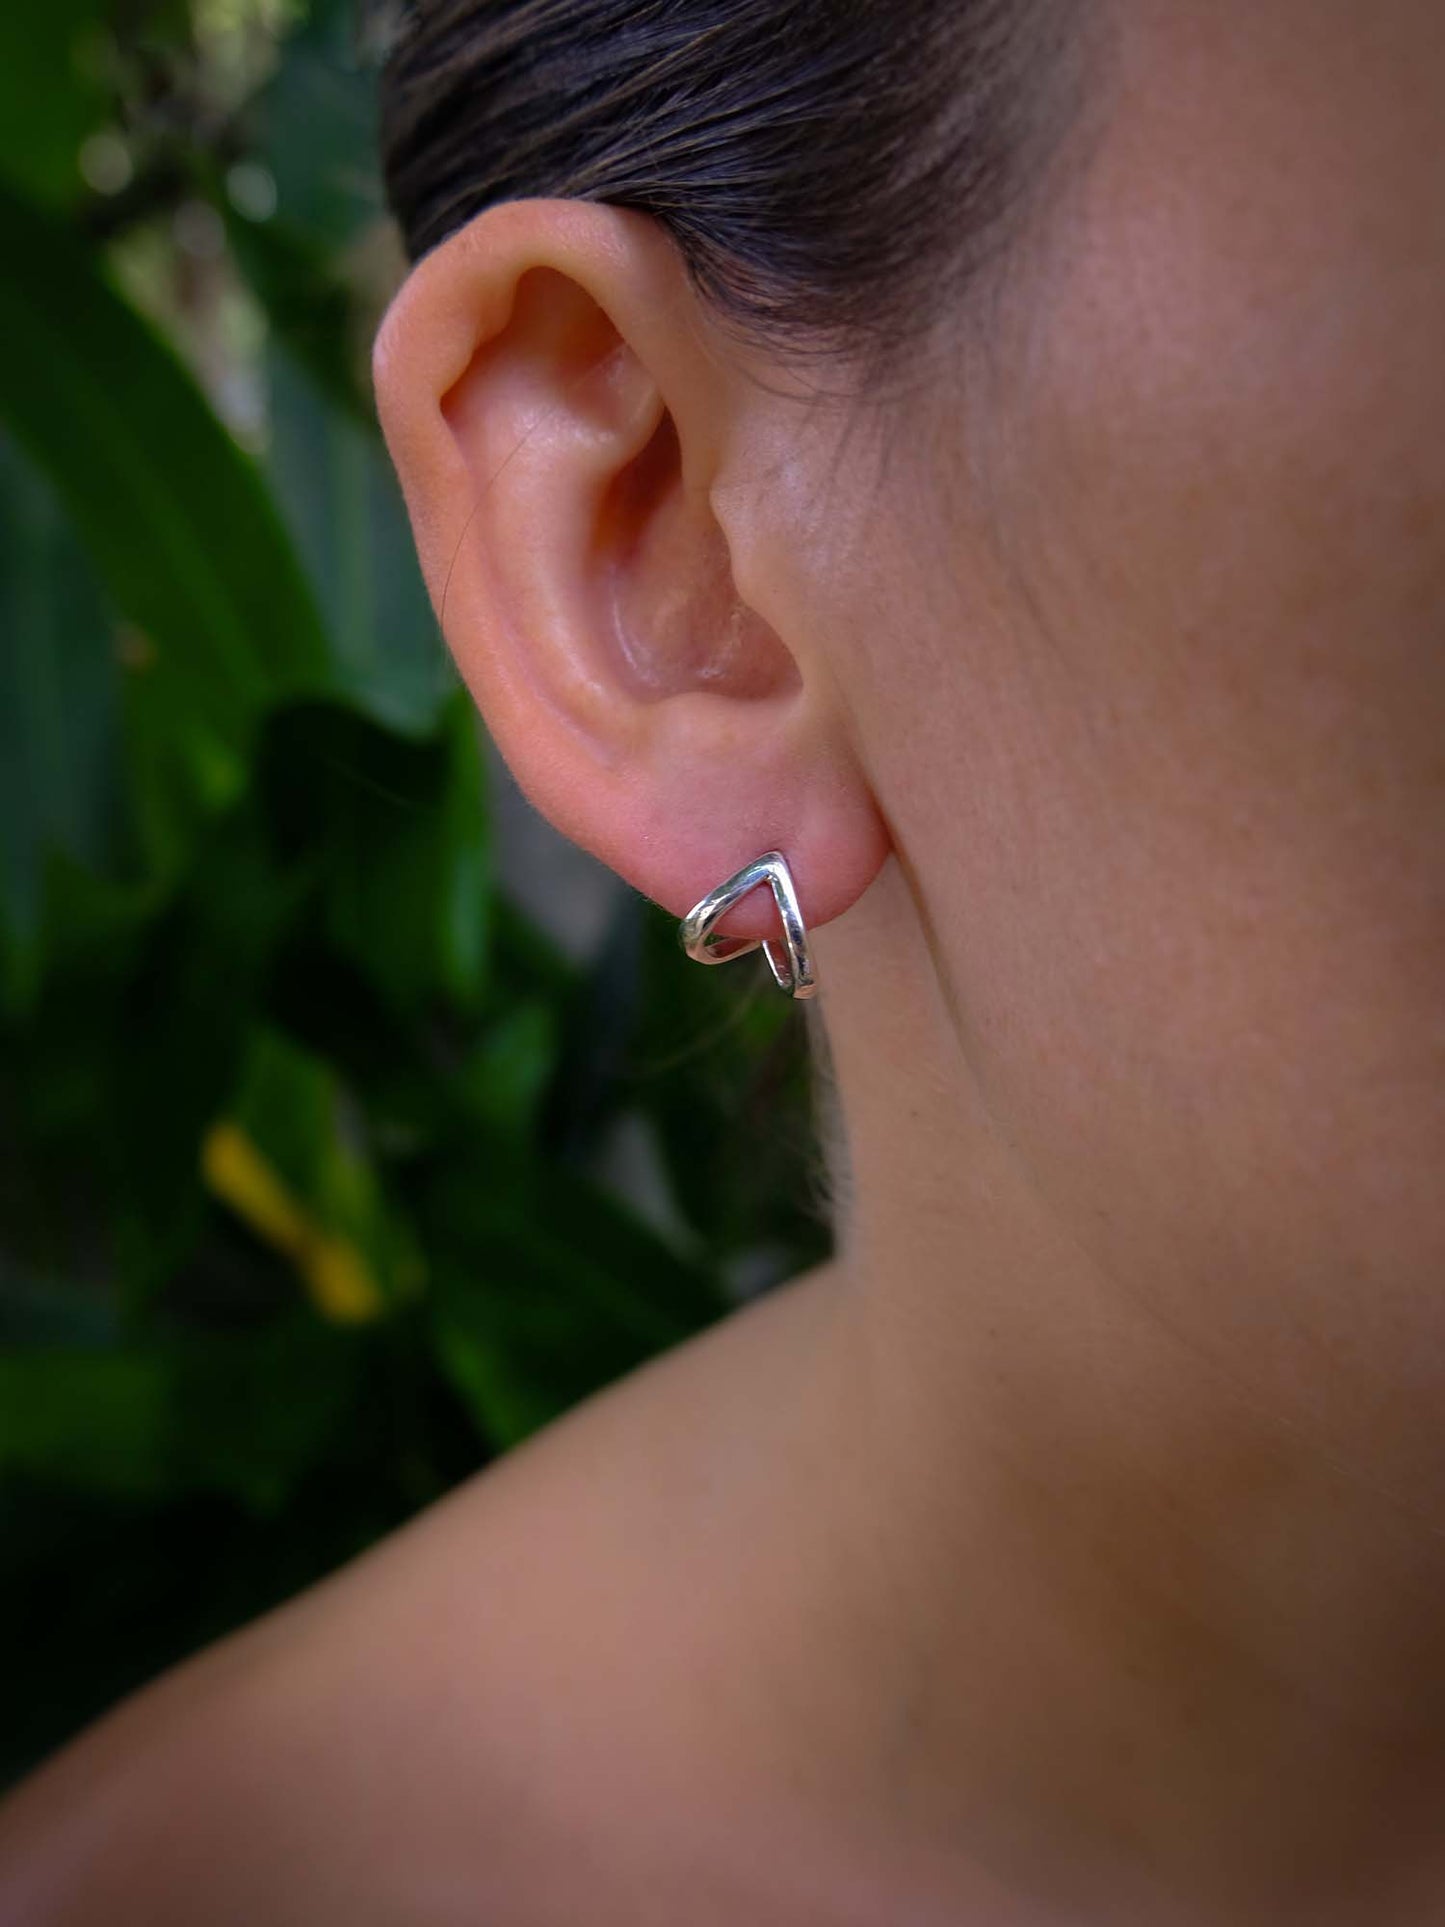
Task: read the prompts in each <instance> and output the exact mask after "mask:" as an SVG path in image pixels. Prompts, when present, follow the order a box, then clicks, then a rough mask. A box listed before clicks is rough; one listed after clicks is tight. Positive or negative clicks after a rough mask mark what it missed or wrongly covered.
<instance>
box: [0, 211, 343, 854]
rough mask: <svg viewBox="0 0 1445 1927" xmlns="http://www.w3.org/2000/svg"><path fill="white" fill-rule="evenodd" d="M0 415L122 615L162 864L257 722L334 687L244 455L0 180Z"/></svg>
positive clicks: (149, 837) (163, 354)
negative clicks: (0, 260)
mask: <svg viewBox="0 0 1445 1927" xmlns="http://www.w3.org/2000/svg"><path fill="white" fill-rule="evenodd" d="M0 250H3V251H4V253H5V256H6V258H7V259H9V260H11V261H20V262H23V263H24V272H23V273H16V274H8V275H6V276H4V277H3V278H0V336H3V338H4V340H5V343H6V352H5V354H4V355H3V356H0V422H3V423H5V424H6V425H8V427H9V428H10V429H11V430H12V432H13V433H14V434H15V436H16V437H17V438H18V439H19V441H20V442H21V443H22V444H23V445H24V447H25V448H26V449H27V450H28V452H29V454H30V456H31V457H32V459H33V460H34V461H35V462H36V464H37V465H38V466H39V467H40V468H41V469H42V470H43V471H44V472H45V473H46V474H47V475H48V476H49V477H50V479H51V481H52V483H53V484H54V486H55V488H56V490H57V492H58V494H59V496H60V498H61V500H62V501H63V502H64V504H65V506H66V509H67V511H68V512H69V514H70V516H71V518H72V520H73V522H74V524H75V527H76V529H77V531H78V533H79V535H80V537H81V540H82V541H83V543H84V545H85V547H86V549H87V551H88V553H89V555H90V558H91V560H92V562H93V563H94V565H95V567H96V569H97V570H98V572H99V574H100V576H101V578H102V579H103V580H104V582H105V584H106V586H107V588H108V591H109V594H110V597H111V599H112V601H113V603H114V604H115V606H116V608H117V610H118V611H119V612H120V613H121V614H122V615H123V616H124V617H125V618H127V620H128V622H129V624H130V625H131V626H130V629H129V631H128V640H127V644H126V648H125V655H126V658H127V661H128V665H129V673H128V676H127V679H126V680H127V689H126V714H127V729H128V733H129V734H130V735H131V737H132V739H133V743H134V755H135V759H136V760H135V767H136V769H137V771H138V773H139V774H140V775H141V776H142V777H143V781H142V782H141V783H140V785H139V793H138V795H137V797H136V804H137V816H138V820H139V824H140V829H141V835H142V839H143V843H144V847H145V850H146V854H147V857H148V859H149V861H150V862H151V864H152V865H153V866H155V867H156V868H159V869H163V870H169V869H173V868H174V866H175V865H176V864H177V863H178V862H179V861H180V860H181V858H182V856H183V854H184V852H185V850H186V849H187V848H188V847H189V843H190V840H191V837H192V836H193V834H194V830H195V827H196V825H197V823H198V822H199V821H200V820H202V819H203V818H204V817H205V816H206V815H208V814H211V813H213V812H214V811H215V810H216V809H217V808H218V807H220V806H221V805H223V804H224V803H226V802H228V801H230V800H232V799H233V798H234V797H235V796H236V795H237V794H238V793H239V791H240V789H241V788H242V786H243V785H244V783H245V780H246V750H247V746H248V744H249V741H250V735H251V732H252V729H253V727H254V723H255V720H256V717H257V716H258V715H259V714H260V712H261V711H262V710H263V709H264V708H265V707H266V706H267V705H268V704H270V703H272V702H275V701H277V700H278V699H280V698H281V697H283V696H286V695H290V694H295V693H297V692H300V691H303V690H308V689H310V690H322V689H326V688H328V687H330V686H331V683H332V680H333V678H332V670H331V662H330V655H329V650H328V646H327V642H326V637H325V633H324V631H323V628H322V625H321V620H320V617H319V614H318V612H317V609H316V605H315V601H314V598H313V596H312V594H311V592H310V589H309V587H308V585H307V583H306V580H305V577H304V575H303V573H302V571H301V568H300V565H299V564H298V562H297V560H296V557H295V554H294V552H293V550H292V548H291V545H290V543H289V541H288V540H287V537H286V533H285V530H284V528H283V526H282V524H281V522H280V520H279V518H278V516H277V514H276V511H275V508H274V506H273V504H272V502H271V500H270V498H269V496H268V495H267V492H266V489H265V486H264V483H263V482H262V479H261V476H260V474H259V472H258V471H257V469H256V466H255V463H254V462H253V461H252V460H251V458H250V457H249V456H247V455H246V454H245V453H244V452H243V451H242V450H241V449H240V448H239V447H238V446H237V445H236V443H235V442H234V441H232V439H231V438H230V436H229V435H228V434H227V433H226V431H225V429H224V428H223V427H222V426H221V424H220V422H219V421H218V420H217V419H216V417H215V415H214V414H213V412H212V411H211V409H210V407H209V406H208V404H207V403H206V401H205V399H204V397H203V396H202V394H201V393H200V391H199V389H198V388H197V387H196V385H195V383H194V381H193V380H192V378H191V377H190V375H189V374H188V373H187V372H186V370H185V369H184V368H183V367H182V365H181V363H180V362H179V360H178V359H177V358H176V356H175V355H174V354H173V353H172V352H171V350H170V349H169V348H168V347H167V346H166V345H165V344H164V342H163V341H162V340H161V339H160V337H159V336H158V335H157V334H156V333H155V332H154V331H153V330H152V329H151V327H150V326H149V325H148V324H147V323H146V322H144V321H143V320H142V319H141V318H140V316H139V315H138V314H137V313H136V312H135V311H134V310H133V309H132V308H131V307H130V306H129V305H128V304H127V303H126V302H125V301H124V300H122V299H121V297H120V296H119V295H118V294H117V293H116V292H115V290H114V289H113V288H112V287H111V286H110V285H109V284H108V283H107V282H106V281H105V279H104V278H103V277H102V275H101V274H100V272H99V271H98V269H97V267H96V264H95V262H94V260H93V259H92V258H91V256H90V255H89V254H88V252H87V251H86V249H85V247H84V245H83V244H82V243H81V242H80V241H79V240H78V239H77V238H76V237H75V236H74V235H73V234H71V233H70V232H68V231H67V230H66V229H65V228H64V227H63V226H62V225H60V224H59V223H58V222H56V221H54V220H52V219H50V218H48V217H47V216H45V215H43V214H41V213H40V212H39V211H38V210H36V209H35V208H33V207H30V206H28V205H27V204H26V203H25V202H24V201H23V200H21V199H20V198H19V197H18V196H16V195H14V194H13V193H11V192H10V191H9V190H6V189H0Z"/></svg>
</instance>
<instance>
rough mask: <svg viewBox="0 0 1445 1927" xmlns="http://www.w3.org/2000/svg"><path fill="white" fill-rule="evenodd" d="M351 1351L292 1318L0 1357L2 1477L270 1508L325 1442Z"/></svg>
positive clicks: (350, 1345) (353, 1358) (345, 1386)
mask: <svg viewBox="0 0 1445 1927" xmlns="http://www.w3.org/2000/svg"><path fill="white" fill-rule="evenodd" d="M357 1366H358V1352H357V1349H356V1344H355V1342H354V1341H352V1340H348V1338H347V1337H345V1336H344V1335H343V1334H340V1333H332V1332H329V1331H327V1330H325V1329H324V1328H322V1327H320V1326H317V1325H316V1324H314V1323H313V1322H312V1321H311V1320H309V1319H301V1318H298V1319H296V1320H293V1321H288V1322H286V1323H283V1324H280V1325H278V1326H276V1327H274V1328H272V1329H270V1330H267V1331H265V1332H262V1333H261V1334H259V1335H256V1336H251V1337H238V1336H232V1337H229V1338H226V1339H194V1340H187V1341H175V1342H171V1343H169V1344H156V1345H151V1346H145V1347H135V1348H132V1349H129V1350H117V1351H82V1350H64V1349H58V1348H52V1349H40V1348H32V1349H28V1350H25V1351H18V1352H15V1351H0V1475H4V1476H5V1477H7V1478H8V1477H13V1476H15V1475H17V1474H25V1475H27V1476H30V1477H36V1476H40V1475H43V1476H45V1477H47V1478H53V1479H60V1480H64V1481H67V1482H70V1483H74V1484H77V1485H80V1486H84V1487H86V1488H88V1489H90V1490H93V1491H102V1492H110V1493H113V1494H126V1495H130V1496H145V1497H157V1496H172V1495H175V1494H177V1493H183V1492H194V1491H219V1492H225V1493H228V1494H230V1495H231V1496H232V1497H234V1498H237V1499H239V1500H241V1501H242V1502H243V1503H244V1504H246V1505H248V1506H251V1507H254V1508H255V1509H257V1510H259V1511H268V1510H272V1509H274V1508H275V1507H276V1506H277V1505H279V1504H280V1503H281V1502H282V1501H283V1500H284V1498H285V1497H286V1495H287V1493H288V1492H289V1491H290V1490H291V1489H292V1487H293V1486H294V1483H295V1481H296V1480H297V1479H298V1478H299V1477H300V1476H301V1475H302V1474H303V1473H304V1472H305V1471H306V1470H307V1468H308V1467H309V1466H311V1465H312V1464H313V1463H315V1461H316V1459H317V1458H318V1456H319V1455H320V1454H321V1453H322V1452H323V1451H324V1450H325V1448H326V1444H327V1441H328V1439H329V1438H330V1437H331V1435H332V1434H333V1432H334V1430H335V1428H336V1425H337V1421H338V1417H339V1413H340V1409H341V1407H342V1406H343V1404H344V1402H345V1400H346V1398H347V1397H348V1395H349V1393H350V1392H351V1390H352V1388H353V1386H354V1383H355V1378H356V1371H357Z"/></svg>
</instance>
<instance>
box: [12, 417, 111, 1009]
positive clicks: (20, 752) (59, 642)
mask: <svg viewBox="0 0 1445 1927" xmlns="http://www.w3.org/2000/svg"><path fill="white" fill-rule="evenodd" d="M0 501H3V503H4V513H3V514H0V635H3V637H4V638H5V641H4V644H3V647H0V1007H9V1008H12V1009H13V1008H16V1007H17V1006H18V1005H20V1004H22V1003H24V1002H25V1001H27V1000H28V998H30V997H31V996H33V994H34V990H35V986H36V984H37V982H38V980H39V973H40V968H41V955H40V924H41V904H42V894H43V886H44V878H45V870H46V865H47V863H48V862H49V861H50V860H51V858H53V857H54V856H56V855H61V854H63V855H65V856H67V857H69V858H70V859H71V860H72V861H74V862H77V863H80V864H83V865H85V866H87V867H89V868H91V869H94V870H97V871H108V872H111V873H115V872H117V871H120V870H122V869H123V868H124V867H125V866H126V860H127V858H128V857H129V856H130V854H131V849H130V846H131V843H132V836H131V823H130V816H131V812H130V803H129V796H128V792H127V785H126V780H125V773H124V769H123V766H122V761H121V743H120V681H121V670H120V665H119V662H118V660H117V657H116V650H115V623H114V617H113V615H112V613H111V610H110V607H109V605H108V603H107V601H106V598H105V596H104V594H103V592H102V591H101V588H100V586H99V584H98V583H97V581H96V579H95V575H94V572H93V571H92V569H91V567H90V564H89V561H88V559H87V557H86V554H85V551H84V550H83V549H82V548H81V547H80V544H79V543H78V542H77V541H76V539H75V533H74V530H73V529H72V528H71V526H70V523H69V521H68V520H67V518H66V516H65V514H64V512H63V510H62V508H61V505H60V503H59V500H58V499H57V497H56V494H55V491H54V489H53V488H52V487H51V486H50V484H49V483H48V482H47V481H46V479H45V478H44V477H43V476H42V475H41V474H39V472H38V471H37V470H36V469H35V468H34V466H33V465H32V464H31V463H30V462H28V461H27V460H26V459H25V458H24V456H23V455H22V453H21V451H20V450H19V449H18V448H17V447H16V446H15V443H14V442H13V441H12V440H11V438H10V437H9V436H8V435H6V434H5V433H4V432H3V431H0Z"/></svg>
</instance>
